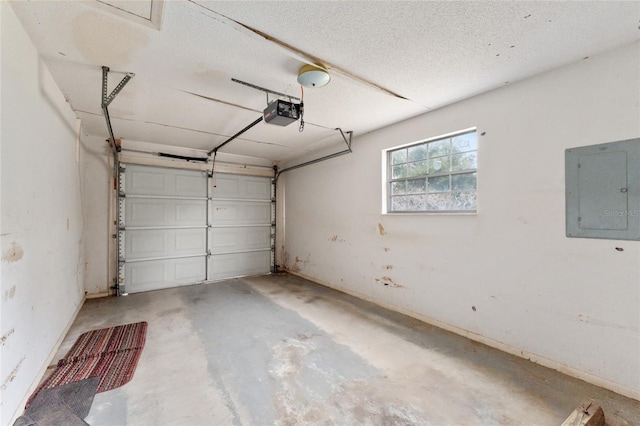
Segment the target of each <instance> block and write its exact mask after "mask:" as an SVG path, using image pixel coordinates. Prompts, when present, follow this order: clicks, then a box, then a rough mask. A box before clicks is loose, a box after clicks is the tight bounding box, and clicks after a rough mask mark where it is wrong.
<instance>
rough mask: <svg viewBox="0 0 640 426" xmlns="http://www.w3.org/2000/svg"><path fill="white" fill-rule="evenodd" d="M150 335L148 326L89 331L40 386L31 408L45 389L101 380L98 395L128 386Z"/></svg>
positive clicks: (137, 324) (127, 325) (136, 324)
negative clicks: (39, 393)
mask: <svg viewBox="0 0 640 426" xmlns="http://www.w3.org/2000/svg"><path fill="white" fill-rule="evenodd" d="M146 335H147V323H146V322H137V323H133V324H126V325H119V326H117V327H110V328H103V329H101V330H94V331H89V332H86V333H84V334H82V335H81V336H80V337H78V340H76V342H75V343H74V344H73V346H72V347H71V349H70V350H69V352H67V354H66V355H65V357H64V358H63V359H61V360H60V361H58V366H57V367H56V369H55V371H54V372H53V373H52V374H51V375H50V376H49V377H48V378H47V379H46V380H45V381H44V382H43V383H42V384H41V385H40V387H38V389H37V390H36V391H35V392H34V393H33V395H31V398H29V401H28V402H27V407H28V406H29V404H30V403H31V401H32V400H33V398H35V396H36V395H37V394H38V392H40V391H41V390H42V389H49V388H53V387H55V386H61V385H64V384H67V383H72V382H76V381H79V380H83V379H87V378H89V377H100V378H101V379H100V384H99V385H98V390H97V392H98V393H100V392H104V391H108V390H111V389H115V388H117V387H120V386H122V385H124V384H126V383H128V382H129V381H130V380H131V378H132V377H133V373H134V372H135V370H136V365H137V364H138V360H139V359H140V355H141V354H142V349H143V348H144V344H145V340H146Z"/></svg>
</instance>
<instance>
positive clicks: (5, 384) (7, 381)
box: [0, 357, 24, 391]
mask: <svg viewBox="0 0 640 426" xmlns="http://www.w3.org/2000/svg"><path fill="white" fill-rule="evenodd" d="M23 361H24V357H22V359H21V360H20V362H19V363H18V365H16V367H15V368H14V369H13V370H11V373H9V376H7V378H6V379H5V380H4V382H3V383H2V386H0V390H2V391H4V390H6V389H7V387H8V386H9V384H10V383H11V382H13V381H14V380H15V378H16V376H17V374H18V370H20V366H22V362H23Z"/></svg>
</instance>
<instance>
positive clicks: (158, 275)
mask: <svg viewBox="0 0 640 426" xmlns="http://www.w3.org/2000/svg"><path fill="white" fill-rule="evenodd" d="M125 274H126V275H125V276H126V277H127V291H128V292H129V293H137V292H140V291H149V290H159V289H162V288H170V287H176V286H181V285H188V284H193V283H197V282H202V281H204V280H205V278H206V257H205V256H201V257H189V258H183V259H165V260H152V261H144V262H127V263H126V264H125Z"/></svg>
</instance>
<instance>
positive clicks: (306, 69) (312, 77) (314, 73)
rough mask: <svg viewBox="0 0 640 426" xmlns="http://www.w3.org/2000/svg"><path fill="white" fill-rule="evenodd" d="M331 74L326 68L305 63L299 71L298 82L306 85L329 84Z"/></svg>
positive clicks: (318, 85) (320, 85)
mask: <svg viewBox="0 0 640 426" xmlns="http://www.w3.org/2000/svg"><path fill="white" fill-rule="evenodd" d="M329 81H331V76H330V75H329V73H328V72H327V70H325V69H324V68H320V67H318V66H316V65H310V64H307V65H303V66H302V67H301V68H300V70H299V71H298V83H300V84H301V85H302V86H304V87H311V88H316V87H322V86H326V85H327V84H329Z"/></svg>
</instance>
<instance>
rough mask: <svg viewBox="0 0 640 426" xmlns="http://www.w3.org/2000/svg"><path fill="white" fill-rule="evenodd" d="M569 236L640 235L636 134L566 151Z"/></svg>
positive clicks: (638, 141)
mask: <svg viewBox="0 0 640 426" xmlns="http://www.w3.org/2000/svg"><path fill="white" fill-rule="evenodd" d="M565 186H566V232H567V237H578V238H603V239H612V240H640V139H629V140H624V141H617V142H610V143H604V144H599V145H591V146H583V147H578V148H570V149H567V150H566V151H565Z"/></svg>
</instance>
